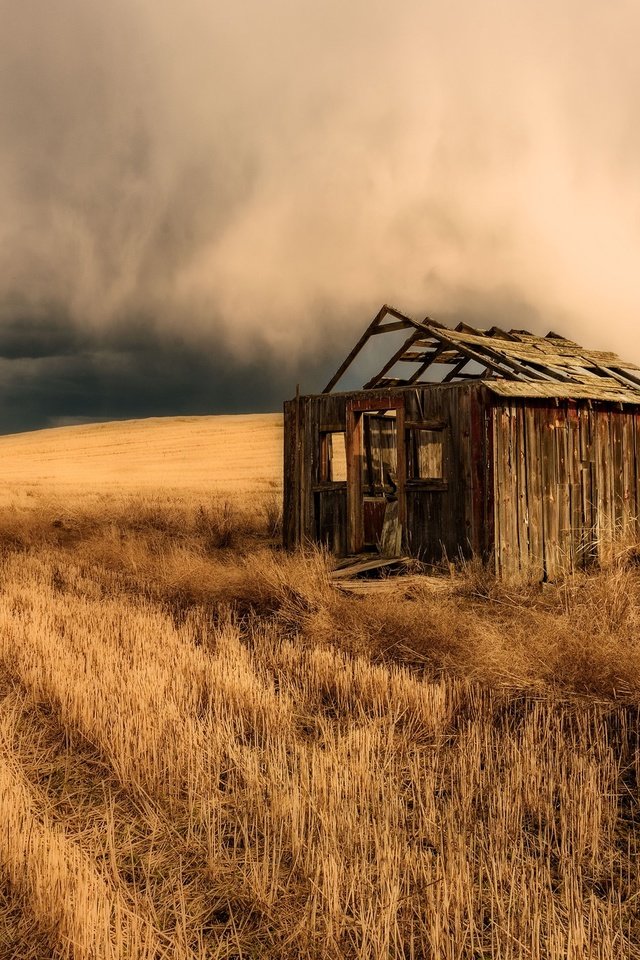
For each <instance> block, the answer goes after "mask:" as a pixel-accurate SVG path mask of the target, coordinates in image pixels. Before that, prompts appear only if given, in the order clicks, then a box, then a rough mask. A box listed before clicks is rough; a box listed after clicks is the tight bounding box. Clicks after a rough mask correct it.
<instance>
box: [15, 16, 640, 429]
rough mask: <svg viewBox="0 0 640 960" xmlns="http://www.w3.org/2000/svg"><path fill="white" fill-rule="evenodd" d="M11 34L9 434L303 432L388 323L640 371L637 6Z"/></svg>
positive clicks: (33, 29)
mask: <svg viewBox="0 0 640 960" xmlns="http://www.w3.org/2000/svg"><path fill="white" fill-rule="evenodd" d="M0 14H1V17H2V31H1V34H0V105H1V107H0V208H1V209H2V222H1V223H0V431H15V430H21V429H29V428H32V427H36V426H42V425H56V424H63V423H74V422H83V421H85V420H95V419H102V420H109V419H114V418H118V417H136V416H138V417H139V416H149V415H171V414H204V413H214V412H238V411H245V412H249V411H253V410H256V411H258V410H263V411H268V410H278V409H280V405H281V402H282V399H283V398H285V397H289V396H291V395H292V394H293V393H294V391H295V385H296V382H298V381H299V382H300V383H301V386H302V389H303V390H304V391H308V392H312V391H315V390H318V389H320V388H322V386H323V384H324V382H325V381H326V379H327V377H328V374H329V372H330V371H331V369H332V368H334V367H335V366H336V365H337V363H338V361H339V360H340V359H341V357H342V355H343V354H344V353H345V352H346V350H347V349H348V348H349V346H350V344H351V342H352V341H353V339H354V338H355V336H356V335H357V333H358V332H359V331H360V330H361V329H362V328H363V327H364V325H365V323H366V322H367V321H368V320H369V319H370V318H371V316H372V315H373V314H374V313H375V312H376V310H377V309H378V307H379V305H380V303H382V302H391V303H395V304H396V305H397V306H398V307H399V308H400V309H403V310H405V311H406V312H409V313H412V314H415V315H416V316H422V315H424V313H425V312H429V313H430V314H431V315H432V316H433V317H435V318H436V319H439V320H442V321H444V322H451V321H454V320H456V321H457V320H461V319H462V320H467V321H470V322H475V323H477V324H478V325H480V326H482V325H485V324H486V325H489V326H490V325H492V324H493V323H499V324H501V325H511V326H516V327H525V326H526V327H529V328H531V329H532V330H534V331H535V332H537V333H545V332H546V331H547V330H548V329H550V328H553V329H556V330H558V331H559V332H561V333H564V334H565V335H566V336H569V337H572V338H574V339H576V340H578V341H579V342H583V343H584V344H585V345H587V346H594V347H600V348H611V349H613V350H616V351H617V352H619V353H620V354H622V355H626V356H628V357H629V358H630V359H635V360H638V359H640V342H639V340H638V335H637V316H638V310H639V308H640V287H639V285H638V281H637V264H638V261H639V258H640V215H639V214H640V192H639V187H638V176H637V171H638V167H639V164H640V133H638V131H640V123H638V120H639V114H640V58H638V56H637V51H636V46H637V37H638V33H639V31H640V6H639V5H638V4H637V3H636V2H632V0H620V2H618V3H616V4H615V5H614V6H612V5H610V4H608V5H607V4H603V3H601V2H596V0H586V2H585V0H538V2H533V0H521V2H517V3H514V2H513V0H481V2H478V0H453V2H452V0H407V2H405V3H402V4H393V3H391V2H390V0H350V2H349V3H347V4H345V3H338V2H337V0H328V2H323V3H312V2H311V0H273V2H270V3H264V2H261V0H241V2H238V3H235V4H222V3H218V2H212V0H183V2H182V3H180V4H178V3H175V2H171V0H135V2H131V0H110V2H109V3H99V2H98V0H57V2H56V3H51V2H50V0H25V2H22V3H15V2H11V0H0Z"/></svg>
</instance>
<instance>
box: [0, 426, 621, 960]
mask: <svg viewBox="0 0 640 960" xmlns="http://www.w3.org/2000/svg"><path fill="white" fill-rule="evenodd" d="M280 429H281V426H280V420H279V418H277V417H271V418H237V420H233V419H232V418H219V419H218V418H188V419H185V420H170V421H149V422H142V421H141V422H138V423H130V424H107V425H104V426H92V427H74V428H63V429H60V430H56V431H46V432H42V433H38V434H30V435H24V436H22V437H7V438H2V439H1V440H0V463H1V464H2V469H1V471H0V474H1V475H2V479H1V480H0V957H1V958H3V960H4V958H7V960H9V958H11V960H14V958H15V960H18V958H24V960H27V958H30V960H45V958H69V960H85V958H86V960H89V958H91V960H93V958H95V960H103V958H104V960H142V958H145V960H156V958H157V960H159V958H167V960H174V958H175V960H187V958H194V960H195V958H198V960H200V958H202V960H204V958H234V960H240V958H274V960H275V958H283V960H296V958H310V960H311V958H317V960H323V958H354V960H355V958H367V960H382V958H394V960H400V958H403V960H421V958H424V960H427V958H429V960H431V958H434V960H436V958H437V960H486V958H489V957H491V958H493V957H496V958H501V960H515V958H518V960H525V958H535V960H560V958H567V960H583V958H584V960H586V958H589V960H591V958H593V960H614V958H615V960H618V958H632V957H638V956H640V866H639V864H640V859H639V853H640V850H639V849H638V828H637V821H638V817H639V810H638V776H639V773H640V771H639V767H640V759H639V754H638V736H639V719H640V713H639V704H640V656H639V652H640V650H639V646H640V641H639V637H640V575H639V574H638V572H637V568H636V566H635V562H634V561H635V554H634V553H633V552H632V551H626V552H621V553H620V555H619V556H618V558H617V560H616V561H615V562H613V563H612V565H611V567H610V568H609V569H607V570H603V571H600V572H598V573H597V574H594V575H593V576H592V577H590V578H586V577H583V576H580V577H576V578H572V579H570V580H568V581H566V582H564V583H561V584H558V585H557V586H555V587H552V588H549V589H547V590H545V591H544V592H540V590H539V588H538V587H537V586H536V585H535V584H524V583H522V584H503V585H499V584H496V583H494V582H493V581H492V580H491V578H490V577H488V576H486V574H485V573H484V572H483V571H482V570H481V569H480V568H479V567H477V566H474V565H472V566H470V567H468V568H466V569H464V570H462V571H460V572H459V573H458V574H457V575H456V576H454V577H452V578H451V579H450V581H449V582H448V583H447V589H446V590H439V591H437V592H436V591H433V590H432V589H430V588H429V587H428V586H424V587H422V586H420V584H419V583H418V584H416V583H415V582H413V581H412V585H411V587H410V588H409V589H408V590H407V591H398V592H396V593H390V594H385V595H383V596H375V597H367V596H363V597H351V596H345V595H344V594H342V593H340V592H338V591H337V590H336V589H335V588H334V587H333V586H332V584H331V581H330V579H329V576H328V571H329V566H330V561H329V559H328V558H327V557H325V556H323V555H322V554H321V553H314V552H309V553H301V554H299V555H296V556H288V555H285V554H283V553H282V552H281V551H280V550H279V548H278V546H277V538H278V527H279V515H278V490H279V483H280V472H279V471H280V439H279V438H280Z"/></svg>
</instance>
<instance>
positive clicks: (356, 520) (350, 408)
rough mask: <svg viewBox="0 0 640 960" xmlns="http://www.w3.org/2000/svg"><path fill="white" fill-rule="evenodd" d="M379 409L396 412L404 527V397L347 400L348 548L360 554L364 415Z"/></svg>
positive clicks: (399, 481) (401, 510) (400, 506)
mask: <svg viewBox="0 0 640 960" xmlns="http://www.w3.org/2000/svg"><path fill="white" fill-rule="evenodd" d="M378 410H395V411H396V447H397V454H396V455H397V468H396V482H397V485H398V490H397V497H398V519H399V522H400V523H401V524H402V525H403V526H404V523H405V516H406V479H407V458H406V448H405V429H404V421H405V406H404V397H384V398H379V399H377V400H376V399H375V398H373V397H372V398H368V397H367V398H364V399H353V400H348V401H347V419H346V431H345V443H346V455H347V550H348V551H349V553H361V552H362V550H363V549H364V516H363V513H364V511H363V492H362V459H363V457H364V436H363V434H364V431H363V414H365V413H375V412H376V411H378Z"/></svg>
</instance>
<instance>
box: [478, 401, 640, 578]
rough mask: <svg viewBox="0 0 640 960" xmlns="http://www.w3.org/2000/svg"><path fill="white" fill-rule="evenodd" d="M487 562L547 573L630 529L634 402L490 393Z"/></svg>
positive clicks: (505, 571) (639, 448)
mask: <svg viewBox="0 0 640 960" xmlns="http://www.w3.org/2000/svg"><path fill="white" fill-rule="evenodd" d="M492 432H493V449H494V501H495V550H494V559H495V567H496V572H497V573H498V574H500V575H509V574H512V573H517V572H518V571H521V570H523V571H527V572H529V573H531V574H532V575H533V576H537V577H540V578H542V577H547V578H549V579H552V578H554V577H557V576H558V575H559V574H561V573H562V572H563V571H566V570H567V569H572V568H576V567H586V566H588V565H589V564H591V563H593V562H595V561H603V560H606V559H607V558H608V557H609V556H610V554H611V551H612V549H613V544H614V542H615V541H616V539H619V538H620V537H623V536H626V535H630V536H637V533H638V516H639V515H640V478H639V469H640V411H639V410H638V408H634V407H625V408H623V409H620V408H619V407H614V406H613V405H612V404H605V403H596V402H593V403H592V404H589V403H588V402H586V401H582V402H581V401H570V400H559V401H558V403H557V405H556V404H555V403H552V402H549V401H535V400H523V399H518V400H515V401H511V400H510V401H509V402H502V401H500V402H496V405H495V407H494V411H493V416H492Z"/></svg>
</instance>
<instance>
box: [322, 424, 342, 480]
mask: <svg viewBox="0 0 640 960" xmlns="http://www.w3.org/2000/svg"><path fill="white" fill-rule="evenodd" d="M346 479H347V450H346V445H345V439H344V431H343V430H341V431H334V432H331V433H322V434H320V482H321V483H344V482H346Z"/></svg>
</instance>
